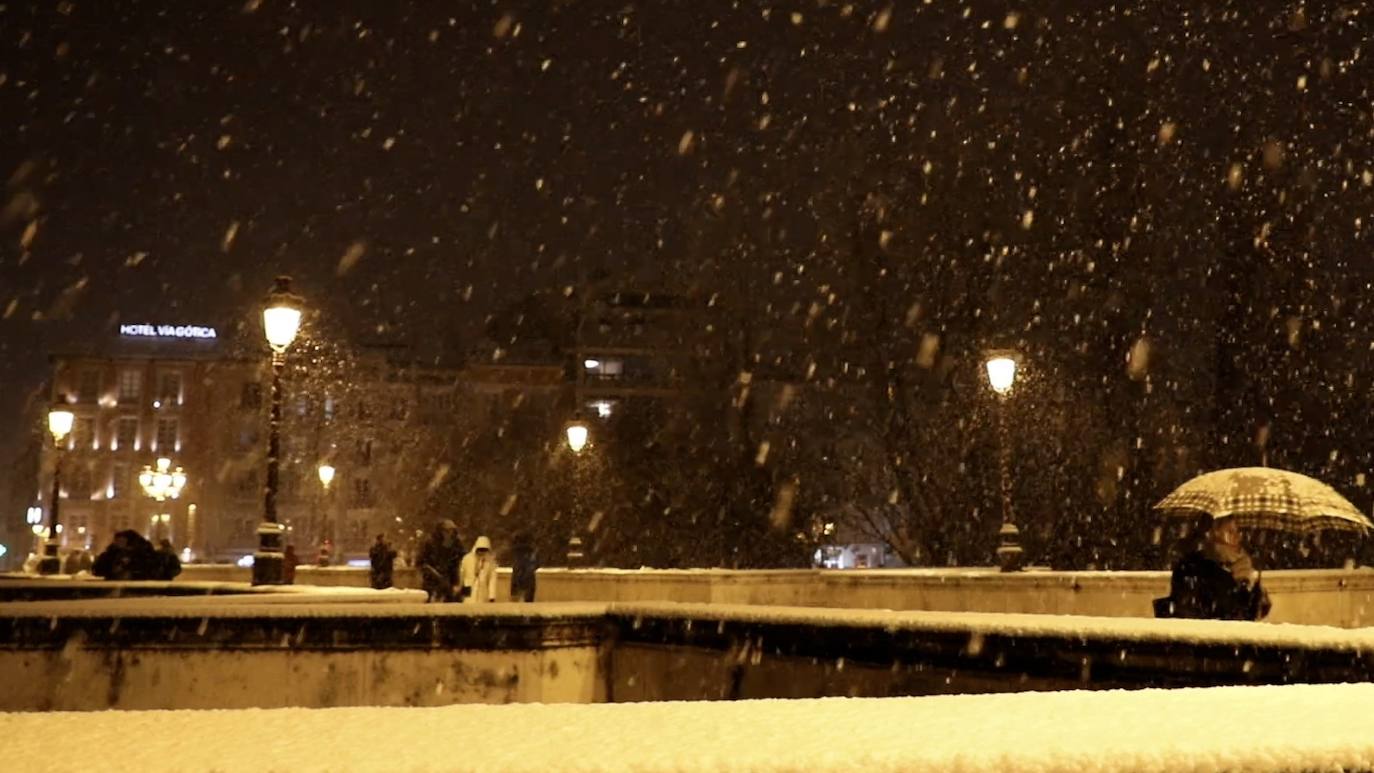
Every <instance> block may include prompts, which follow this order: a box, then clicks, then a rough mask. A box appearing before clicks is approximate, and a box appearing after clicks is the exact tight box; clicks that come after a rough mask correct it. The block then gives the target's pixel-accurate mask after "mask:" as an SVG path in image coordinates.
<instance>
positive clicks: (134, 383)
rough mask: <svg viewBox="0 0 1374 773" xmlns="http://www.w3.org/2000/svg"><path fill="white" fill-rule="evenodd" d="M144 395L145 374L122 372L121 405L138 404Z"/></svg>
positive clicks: (129, 371)
mask: <svg viewBox="0 0 1374 773" xmlns="http://www.w3.org/2000/svg"><path fill="white" fill-rule="evenodd" d="M142 394H143V373H142V372H141V371H137V370H125V371H120V373H119V401H120V402H121V403H136V402H138V400H139V396H140V395H142Z"/></svg>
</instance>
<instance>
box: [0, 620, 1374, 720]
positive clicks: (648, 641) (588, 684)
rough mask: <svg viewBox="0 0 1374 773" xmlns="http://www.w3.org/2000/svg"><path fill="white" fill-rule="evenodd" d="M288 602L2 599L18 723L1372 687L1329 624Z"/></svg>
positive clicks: (1373, 652) (1370, 657)
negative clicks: (204, 711)
mask: <svg viewBox="0 0 1374 773" xmlns="http://www.w3.org/2000/svg"><path fill="white" fill-rule="evenodd" d="M378 595H380V596H385V595H387V594H378ZM278 599H280V600H281V601H278ZM290 599H291V596H289V595H282V596H274V597H267V598H266V599H262V600H260V601H257V602H254V601H253V600H251V599H246V598H244V597H227V598H226V599H225V600H224V601H221V600H219V599H216V598H202V599H194V598H177V599H114V600H107V601H98V602H95V601H76V602H26V603H10V604H0V684H4V685H5V689H3V690H0V711H29V710H56V709H60V710H98V709H157V708H166V709H182V708H247V707H283V706H301V707H316V708H318V707H330V706H433V705H446V704H451V703H508V702H543V703H549V702H600V701H645V700H701V699H722V698H724V699H738V698H797V697H823V696H836V695H845V696H855V697H858V696H863V697H886V696H900V695H930V694H937V693H987V692H1009V691H1024V690H1064V689H1105V688H1137V687H1160V686H1170V687H1177V686H1216V685H1261V684H1287V683H1293V682H1307V683H1336V682H1355V681H1369V680H1370V679H1371V676H1372V675H1374V631H1343V630H1340V629H1334V628H1326V627H1318V626H1275V625H1263V624H1257V623H1238V622H1216V621H1194V620H1160V621H1155V620H1148V621H1147V620H1131V619H1126V618H1087V617H1074V616H1055V615H1005V614H978V613H932V612H892V611H887V610H831V609H815V608H805V607H761V606H746V605H720V604H662V603H637V604H623V603H622V604H548V603H540V604H533V605H529V604H494V605H480V606H478V605H456V604H446V605H432V604H416V603H387V604H377V603H372V604H360V603H340V604H329V605H319V604H300V603H290V601H289V600H290ZM267 602H271V603H267Z"/></svg>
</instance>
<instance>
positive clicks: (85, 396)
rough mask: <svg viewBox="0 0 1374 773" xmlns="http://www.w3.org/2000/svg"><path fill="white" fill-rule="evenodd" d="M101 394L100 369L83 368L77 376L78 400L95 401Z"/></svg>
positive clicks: (81, 401) (82, 401) (80, 401)
mask: <svg viewBox="0 0 1374 773" xmlns="http://www.w3.org/2000/svg"><path fill="white" fill-rule="evenodd" d="M99 396H100V371H98V370H83V371H81V374H80V375H79V376H78V377H77V382H76V401H77V402H79V403H93V402H95V401H96V399H97V398H98V397H99Z"/></svg>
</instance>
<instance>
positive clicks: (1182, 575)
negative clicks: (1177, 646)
mask: <svg viewBox="0 0 1374 773" xmlns="http://www.w3.org/2000/svg"><path fill="white" fill-rule="evenodd" d="M1270 606H1271V605H1270V602H1269V594H1268V593H1266V592H1265V590H1264V586H1263V585H1262V584H1261V582H1260V573H1259V570H1257V569H1256V568H1255V564H1254V562H1253V561H1252V560H1251V558H1250V554H1249V553H1246V552H1245V548H1243V547H1241V540H1240V527H1239V526H1238V525H1237V524H1236V520H1235V519H1234V518H1216V519H1213V520H1212V521H1211V523H1210V525H1209V526H1208V528H1207V530H1206V531H1205V532H1204V533H1203V538H1202V540H1201V541H1200V542H1199V543H1198V544H1196V545H1195V547H1194V549H1193V550H1191V551H1188V552H1187V553H1185V554H1184V555H1183V556H1182V557H1181V558H1179V560H1178V561H1177V562H1175V563H1174V566H1173V575H1172V576H1171V577H1170V580H1169V595H1168V596H1166V597H1164V598H1162V599H1156V600H1155V616H1156V617H1184V618H1200V619H1209V620H1262V619H1264V618H1265V617H1266V616H1267V615H1268V614H1269V609H1270Z"/></svg>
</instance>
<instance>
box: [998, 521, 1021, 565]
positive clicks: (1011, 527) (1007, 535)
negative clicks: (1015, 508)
mask: <svg viewBox="0 0 1374 773" xmlns="http://www.w3.org/2000/svg"><path fill="white" fill-rule="evenodd" d="M998 536H999V537H1001V538H1002V544H1000V545H998V546H997V565H998V566H1000V567H1001V568H1002V571H1004V572H1018V571H1020V570H1021V563H1022V561H1023V560H1024V559H1025V551H1023V550H1022V549H1021V530H1020V529H1017V528H1016V524H1014V523H1003V524H1002V529H1001V531H999V532H998Z"/></svg>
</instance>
